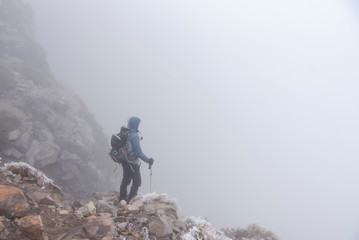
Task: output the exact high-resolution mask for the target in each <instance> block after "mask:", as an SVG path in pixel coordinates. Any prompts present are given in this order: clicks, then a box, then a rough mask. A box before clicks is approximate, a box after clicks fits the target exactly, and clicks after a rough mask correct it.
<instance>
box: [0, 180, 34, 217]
mask: <svg viewBox="0 0 359 240" xmlns="http://www.w3.org/2000/svg"><path fill="white" fill-rule="evenodd" d="M29 209H30V205H29V203H28V202H27V199H26V197H25V195H24V193H23V191H22V190H21V189H19V188H16V187H10V186H6V185H0V215H2V216H5V217H7V218H14V217H23V216H25V215H26V214H27V213H28V211H29Z"/></svg>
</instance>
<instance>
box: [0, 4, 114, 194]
mask: <svg viewBox="0 0 359 240" xmlns="http://www.w3.org/2000/svg"><path fill="white" fill-rule="evenodd" d="M0 100H1V101H0V154H1V156H4V159H6V160H7V161H24V162H27V163H30V164H32V165H33V166H35V167H36V168H38V169H41V170H42V171H44V172H45V173H46V174H47V175H48V176H50V177H51V178H52V179H54V180H55V181H56V183H57V184H59V185H60V186H61V187H62V188H63V192H64V193H65V195H66V196H67V197H70V198H71V197H73V198H76V197H85V196H88V194H89V193H90V192H92V191H93V190H95V189H98V188H99V187H100V186H107V188H108V187H111V186H113V182H111V181H115V180H114V178H113V172H112V170H113V168H114V165H113V163H111V160H109V159H108V157H107V156H106V155H107V154H106V153H107V150H108V149H107V148H108V140H107V139H106V138H105V136H104V134H103V131H102V129H101V127H100V126H99V125H98V124H97V123H96V121H95V119H94V117H93V116H92V114H91V113H90V112H89V111H88V110H87V108H86V106H85V104H84V103H83V102H82V101H81V99H79V97H77V96H76V94H74V93H73V91H72V90H71V89H70V88H69V87H67V86H66V85H65V84H64V83H60V82H59V81H57V80H55V78H54V77H53V75H52V73H51V71H50V68H49V66H48V64H47V62H46V58H45V53H44V51H43V49H42V48H41V46H40V45H39V44H38V43H37V42H36V41H35V39H34V14H33V12H32V10H31V7H30V6H28V5H27V4H25V3H23V2H22V1H20V0H2V1H0ZM111 179H112V180H111Z"/></svg>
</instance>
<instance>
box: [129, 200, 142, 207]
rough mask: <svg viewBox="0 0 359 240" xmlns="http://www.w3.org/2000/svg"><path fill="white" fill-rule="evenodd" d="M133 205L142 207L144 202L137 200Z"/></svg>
mask: <svg viewBox="0 0 359 240" xmlns="http://www.w3.org/2000/svg"><path fill="white" fill-rule="evenodd" d="M132 205H133V206H136V207H138V208H141V207H142V206H143V205H144V203H143V202H142V201H141V200H136V201H135V202H133V203H132Z"/></svg>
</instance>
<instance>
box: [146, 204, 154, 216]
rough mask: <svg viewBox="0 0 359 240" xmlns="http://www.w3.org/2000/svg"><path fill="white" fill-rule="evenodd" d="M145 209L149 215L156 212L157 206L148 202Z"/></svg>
mask: <svg viewBox="0 0 359 240" xmlns="http://www.w3.org/2000/svg"><path fill="white" fill-rule="evenodd" d="M144 209H145V212H146V213H147V214H149V215H153V214H156V208H155V206H153V204H146V205H145V207H144Z"/></svg>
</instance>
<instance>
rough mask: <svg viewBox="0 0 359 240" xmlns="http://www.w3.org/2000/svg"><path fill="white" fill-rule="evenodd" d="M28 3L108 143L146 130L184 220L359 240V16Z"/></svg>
mask: <svg viewBox="0 0 359 240" xmlns="http://www.w3.org/2000/svg"><path fill="white" fill-rule="evenodd" d="M26 2H29V3H30V4H31V6H32V7H33V9H34V12H35V22H36V24H35V28H36V38H37V40H38V42H40V43H41V44H42V45H43V47H44V48H45V50H46V52H47V59H48V62H49V64H50V67H51V69H52V71H53V73H54V75H55V77H56V78H57V79H59V80H61V81H64V82H66V83H67V84H69V85H70V86H71V87H72V88H73V89H75V91H76V92H77V93H78V94H79V95H80V96H81V98H82V99H83V101H84V102H85V103H86V105H87V106H88V108H89V109H90V111H91V112H92V113H93V114H94V115H95V118H96V119H97V121H98V122H99V123H100V124H101V126H102V127H103V130H104V132H105V134H106V135H107V136H108V138H109V139H110V136H111V134H113V133H117V132H119V130H120V128H121V126H122V125H126V123H127V119H128V118H129V117H130V116H133V115H135V116H138V117H140V118H141V119H142V122H141V124H140V131H141V133H142V135H143V136H144V140H143V141H142V142H141V146H142V150H143V152H144V153H145V154H146V155H148V156H149V157H153V158H154V160H155V163H154V167H153V178H152V189H153V190H154V191H156V192H158V193H164V192H165V193H168V194H170V195H171V196H172V197H175V198H177V199H178V200H179V203H180V205H181V207H182V211H183V214H185V215H196V216H204V217H207V218H208V219H209V221H210V222H212V223H213V224H214V225H215V227H218V228H221V227H238V226H240V227H243V228H244V227H246V226H247V225H248V224H250V223H252V222H256V223H259V224H260V225H261V226H263V227H265V228H267V229H270V230H271V231H273V232H274V233H276V234H277V235H278V236H279V237H280V238H281V239H290V240H300V239H313V240H314V239H326V240H337V239H347V240H356V239H358V238H359V205H358V202H359V192H358V191H357V184H358V182H359V174H358V169H359V162H358V157H359V149H358V143H359V125H358V122H359V113H358V107H359V95H358V91H359V83H358V77H359V68H358V64H359V45H358V40H359V34H358V27H359V19H358V13H359V12H358V11H359V8H358V5H357V4H355V3H354V2H351V1H334V0H333V1H321V0H317V1H306V0H305V1H291V2H283V1H271V2H268V1H264V0H255V1H227V0H225V1H187V0H185V1H177V2H175V1H160V0H155V1H115V0H112V1H110V0H109V1H101V2H100V1H93V0H86V1H85V0H77V1H69V0H51V1H40V0H27V1H26ZM103 156H104V157H103V158H104V159H103V161H111V160H110V159H109V157H108V156H107V153H105V152H104V153H103ZM141 171H142V182H143V184H142V186H141V188H140V190H139V191H140V192H143V193H146V192H149V190H150V187H149V172H148V169H147V167H146V166H145V165H143V166H142V169H141ZM118 174H121V173H120V171H118ZM119 185H120V183H119V184H118V187H119ZM116 190H118V189H116Z"/></svg>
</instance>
